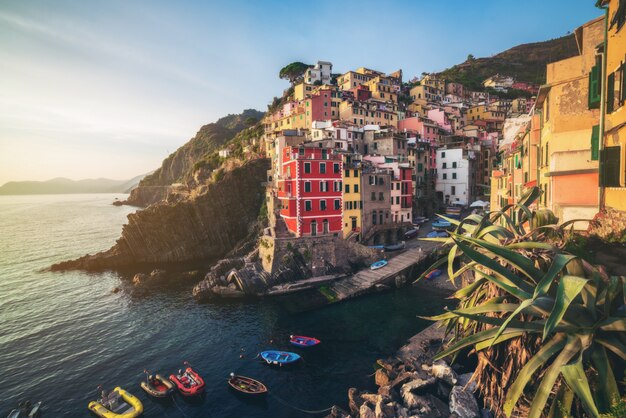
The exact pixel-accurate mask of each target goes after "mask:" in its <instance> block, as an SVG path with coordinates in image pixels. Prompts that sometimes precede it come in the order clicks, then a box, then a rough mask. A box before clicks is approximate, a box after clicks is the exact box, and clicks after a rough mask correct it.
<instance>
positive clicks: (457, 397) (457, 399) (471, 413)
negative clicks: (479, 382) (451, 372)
mask: <svg viewBox="0 0 626 418" xmlns="http://www.w3.org/2000/svg"><path fill="white" fill-rule="evenodd" d="M450 413H453V414H456V415H457V416H458V417H459V418H476V417H478V416H479V410H478V402H476V398H475V397H474V395H473V394H472V393H471V392H470V391H468V390H465V389H463V387H462V386H455V387H453V388H452V391H451V392H450Z"/></svg>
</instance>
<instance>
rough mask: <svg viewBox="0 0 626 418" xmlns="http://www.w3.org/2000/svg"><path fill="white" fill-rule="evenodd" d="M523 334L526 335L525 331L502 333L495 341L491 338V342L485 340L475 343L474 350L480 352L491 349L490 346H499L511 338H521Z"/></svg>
mask: <svg viewBox="0 0 626 418" xmlns="http://www.w3.org/2000/svg"><path fill="white" fill-rule="evenodd" d="M524 334H526V332H525V331H519V332H511V333H506V332H504V333H503V334H502V335H500V336H499V337H498V338H497V339H494V338H492V339H491V340H486V341H483V342H480V343H477V344H476V345H475V346H474V350H476V351H481V350H484V349H485V348H489V347H491V346H492V344H500V343H501V342H503V341H506V340H510V339H512V338H515V337H521V336H522V335H524Z"/></svg>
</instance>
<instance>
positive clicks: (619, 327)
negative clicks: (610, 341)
mask: <svg viewBox="0 0 626 418" xmlns="http://www.w3.org/2000/svg"><path fill="white" fill-rule="evenodd" d="M598 327H599V328H600V329H601V330H602V331H626V318H616V317H612V318H608V319H605V320H604V321H602V322H600V323H599V324H598Z"/></svg>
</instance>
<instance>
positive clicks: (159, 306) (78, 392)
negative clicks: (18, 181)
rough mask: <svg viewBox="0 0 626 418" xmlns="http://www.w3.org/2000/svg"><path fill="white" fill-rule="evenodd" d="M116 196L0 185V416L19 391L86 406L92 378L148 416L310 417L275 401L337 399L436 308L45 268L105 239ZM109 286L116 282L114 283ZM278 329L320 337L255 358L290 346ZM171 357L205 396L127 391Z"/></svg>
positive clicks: (382, 298) (171, 367) (66, 406)
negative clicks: (278, 365)
mask: <svg viewBox="0 0 626 418" xmlns="http://www.w3.org/2000/svg"><path fill="white" fill-rule="evenodd" d="M115 197H119V198H124V197H125V196H123V195H117V196H116V195H110V194H107V195H54V196H0V416H1V417H4V416H6V414H8V412H9V410H10V409H12V408H13V407H14V406H15V405H16V404H17V403H18V402H19V401H20V400H22V399H31V400H33V401H38V400H42V401H43V402H44V416H45V417H87V416H90V415H89V412H88V411H87V404H88V403H89V401H90V400H93V399H95V397H96V387H97V386H98V385H103V386H105V387H107V388H109V389H112V388H113V387H115V386H121V387H123V388H125V389H127V390H129V391H130V392H131V393H133V394H135V395H136V396H138V397H139V398H140V399H141V400H142V402H143V403H144V407H145V414H144V415H145V416H147V417H299V416H323V414H317V415H307V414H305V413H304V412H301V411H299V410H297V409H294V408H291V407H290V406H286V405H285V403H287V404H289V405H291V406H294V407H298V408H300V409H304V410H320V409H324V408H327V407H329V406H331V405H332V404H340V405H343V406H345V405H346V401H347V390H348V388H349V387H351V386H359V387H367V386H371V385H372V378H371V377H370V376H369V375H370V374H371V373H372V372H373V364H374V362H375V360H376V359H377V358H380V357H383V356H387V355H389V354H392V353H393V352H395V350H396V349H397V348H398V347H399V346H401V345H402V344H403V343H404V342H405V340H406V339H407V338H409V337H410V336H411V335H413V334H414V333H416V332H418V331H419V330H421V329H422V328H423V327H425V326H426V325H427V323H426V322H425V321H422V320H420V319H419V318H417V317H416V316H417V315H426V314H431V313H434V312H437V311H439V309H440V307H441V306H442V305H443V302H442V301H441V300H440V299H439V298H433V297H432V296H429V295H424V294H419V292H418V291H417V290H415V289H403V290H401V291H394V292H389V293H384V294H378V295H373V296H369V297H365V298H360V299H356V300H353V301H349V302H347V303H343V304H337V305H335V306H330V307H327V308H324V309H321V310H317V311H313V312H307V313H300V314H291V313H288V312H287V311H286V310H285V309H283V308H282V307H281V306H280V305H278V304H276V303H273V302H271V301H262V302H254V303H228V304H224V303H222V304H203V305H199V304H196V303H195V302H194V300H193V298H192V297H191V292H190V290H191V289H190V287H188V286H185V287H180V288H175V289H171V288H170V289H156V290H154V291H151V292H150V293H148V294H143V295H139V294H136V293H133V292H132V289H130V288H129V287H128V286H127V285H126V284H124V282H123V281H122V280H121V278H120V277H119V276H118V275H117V274H116V273H113V272H107V273H100V274H88V273H84V272H63V273H52V272H48V271H45V270H44V269H45V268H46V267H48V266H50V265H51V264H53V263H55V262H59V261H62V260H66V259H70V258H75V257H78V256H81V255H83V254H85V253H94V252H97V251H101V250H104V249H107V248H109V247H110V246H111V245H113V244H114V242H115V240H116V239H117V237H118V236H119V234H120V232H121V229H122V225H123V224H124V223H125V221H126V216H127V215H128V214H129V213H131V212H132V211H133V208H129V207H115V206H112V205H111V202H112V201H113V199H114V198H115ZM116 286H121V287H122V288H123V289H124V290H123V291H122V292H119V293H113V292H112V289H113V288H115V287H116ZM291 333H298V334H303V335H312V336H316V337H318V338H319V339H321V340H322V344H321V345H320V346H319V347H316V348H315V349H313V350H310V351H301V354H302V355H303V357H304V361H303V362H301V363H300V364H298V365H296V366H294V367H292V368H288V369H287V368H285V369H274V368H270V367H267V366H266V365H264V364H261V363H259V361H258V360H255V359H254V356H255V355H256V354H257V353H258V352H259V351H261V350H262V349H271V348H280V349H287V348H289V347H288V345H287V344H286V341H287V339H288V336H289V334H291ZM271 341H273V343H272V342H271ZM242 350H243V351H242ZM294 351H298V349H295V350H294ZM241 353H243V354H244V357H245V358H244V359H240V358H239V357H240V354H241ZM184 360H187V361H189V362H190V363H191V364H192V365H193V366H194V367H196V368H197V369H198V370H199V371H200V373H201V374H202V375H203V376H204V378H205V380H206V383H207V390H206V394H205V396H204V397H202V398H201V399H198V400H195V401H186V400H184V399H182V398H181V397H177V398H175V400H174V402H169V403H168V402H155V401H154V400H152V399H149V398H148V397H147V396H146V395H145V394H144V393H143V392H142V391H141V390H140V388H139V382H140V380H141V379H142V377H143V373H142V371H143V370H144V369H145V368H147V369H149V370H153V371H159V372H161V373H162V374H165V375H169V374H170V373H171V372H174V371H176V370H178V369H179V368H180V367H181V366H182V362H183V361H184ZM231 371H232V372H236V373H239V374H243V375H247V376H251V377H255V378H258V379H260V380H262V381H263V382H265V383H266V385H267V386H268V387H269V389H270V396H269V397H268V398H267V400H266V401H265V402H261V403H250V402H249V401H246V400H245V399H241V398H240V397H237V396H235V395H234V394H233V393H231V392H230V391H229V390H228V389H227V385H226V379H227V377H228V374H229V373H230V372H231Z"/></svg>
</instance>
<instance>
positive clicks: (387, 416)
mask: <svg viewBox="0 0 626 418" xmlns="http://www.w3.org/2000/svg"><path fill="white" fill-rule="evenodd" d="M395 406H396V403H395V402H387V401H385V400H384V399H383V398H382V397H381V398H380V399H378V401H377V402H376V407H375V408H374V415H375V416H376V418H393V417H395V413H396V408H395Z"/></svg>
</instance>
